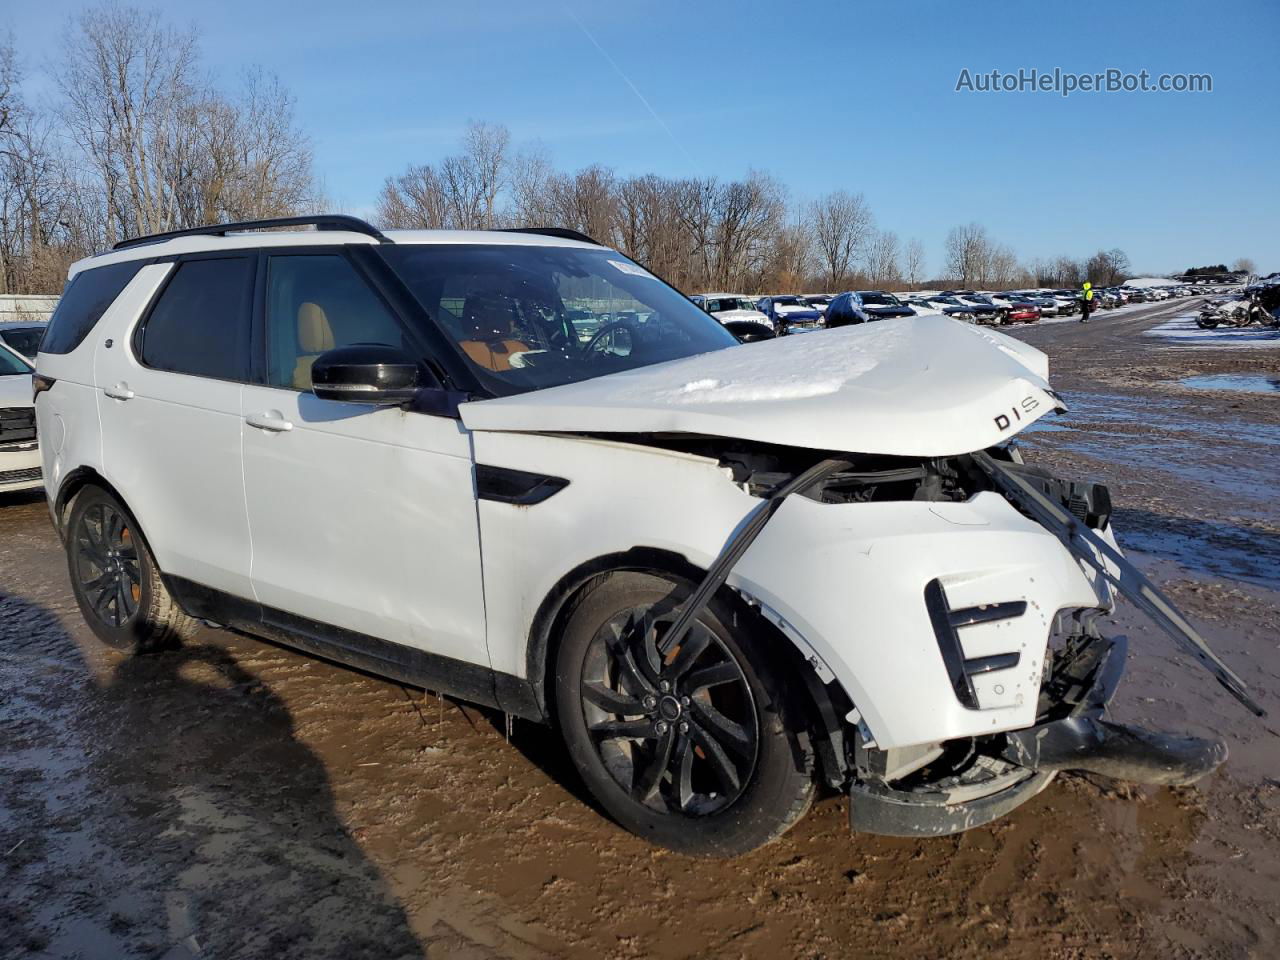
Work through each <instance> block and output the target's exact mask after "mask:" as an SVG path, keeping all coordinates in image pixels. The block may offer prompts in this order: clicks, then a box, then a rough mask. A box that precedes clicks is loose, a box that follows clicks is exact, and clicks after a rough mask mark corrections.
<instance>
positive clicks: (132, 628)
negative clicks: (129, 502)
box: [67, 487, 194, 653]
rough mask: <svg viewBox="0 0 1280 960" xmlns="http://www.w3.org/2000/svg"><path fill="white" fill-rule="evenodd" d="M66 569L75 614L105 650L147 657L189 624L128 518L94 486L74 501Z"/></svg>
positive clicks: (120, 506) (185, 630)
mask: <svg viewBox="0 0 1280 960" xmlns="http://www.w3.org/2000/svg"><path fill="white" fill-rule="evenodd" d="M67 567H68V569H69V572H70V574H71V588H72V590H73V592H74V593H75V596H76V603H77V604H79V606H80V612H81V613H82V614H83V615H84V618H85V620H86V621H87V622H88V624H89V626H90V628H91V629H92V630H93V632H94V633H95V634H96V635H97V636H98V638H99V639H100V640H102V641H103V642H104V643H106V644H107V645H108V646H111V647H114V648H116V649H117V650H123V651H125V652H126V653H149V652H152V651H154V650H160V649H163V648H165V647H170V646H174V645H176V644H177V643H178V641H179V640H180V639H181V638H182V637H183V636H184V635H185V634H187V633H188V632H190V630H191V629H192V628H193V626H194V623H193V621H192V620H191V618H190V617H188V616H187V615H186V614H184V613H183V612H182V610H181V609H180V608H179V607H178V605H177V604H176V603H175V602H174V600H173V598H172V597H171V596H170V595H169V592H168V590H166V589H165V586H164V583H163V581H162V580H161V579H160V570H159V568H158V567H157V566H156V562H155V559H154V558H153V557H152V556H151V551H150V550H149V549H148V547H147V544H146V541H145V540H143V538H142V535H141V533H140V532H139V531H138V525H137V523H136V522H135V521H134V519H133V517H132V515H131V514H130V513H129V511H128V510H127V509H125V507H124V505H123V504H121V503H120V502H119V501H118V500H117V499H116V498H115V497H113V496H112V495H111V494H109V493H107V491H105V490H103V489H101V488H100V487H86V488H85V489H84V491H82V492H81V493H80V495H79V496H77V497H76V501H75V506H74V507H73V508H72V510H71V517H70V519H69V521H68V523H67Z"/></svg>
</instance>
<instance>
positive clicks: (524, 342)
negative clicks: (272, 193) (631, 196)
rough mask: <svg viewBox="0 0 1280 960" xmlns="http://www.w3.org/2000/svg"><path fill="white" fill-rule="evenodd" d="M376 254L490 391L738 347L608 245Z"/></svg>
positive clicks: (433, 247) (435, 248)
mask: <svg viewBox="0 0 1280 960" xmlns="http://www.w3.org/2000/svg"><path fill="white" fill-rule="evenodd" d="M377 250H378V252H379V253H380V254H382V255H383V256H384V257H385V258H386V260H387V262H388V263H389V264H390V265H391V266H392V268H393V269H394V270H395V271H396V272H397V273H398V274H399V275H400V277H401V278H402V279H403V280H404V282H405V284H406V285H407V286H408V287H409V289H410V290H411V291H412V292H413V294H414V295H415V296H416V297H417V299H418V301H419V302H420V303H421V304H422V306H423V307H424V308H425V309H426V311H427V313H428V314H429V315H430V316H431V318H432V319H433V320H434V321H435V322H436V324H437V325H438V326H439V327H440V328H441V330H442V331H443V332H444V333H445V334H446V336H447V337H448V339H449V340H450V341H452V342H453V343H454V344H455V345H456V348H457V350H458V352H459V353H460V354H461V355H462V356H463V357H465V358H466V361H467V362H468V364H469V365H470V366H471V367H472V369H473V371H474V372H475V373H476V375H477V377H478V378H479V379H480V381H481V382H482V383H484V384H485V385H486V386H487V387H488V388H489V389H491V390H492V391H493V392H494V393H496V394H499V395H502V394H510V393H520V392H523V391H527V390H536V389H540V388H543V387H551V386H557V385H559V384H564V383H572V382H575V381H579V380H587V379H590V378H592V377H598V376H602V375H604V374H607V373H614V372H616V371H619V370H629V369H632V368H635V367H642V366H647V365H649V364H653V363H661V362H663V361H665V360H675V359H678V358H680V357H688V356H692V355H694V354H698V353H705V352H707V351H709V350H718V349H721V348H723V347H728V346H733V345H734V344H736V343H737V340H736V339H735V338H734V337H733V335H732V334H730V333H728V332H727V331H726V330H725V329H724V328H723V327H722V326H721V325H720V324H719V322H718V321H716V320H715V319H714V318H713V317H710V316H709V315H708V314H707V313H706V312H704V311H703V310H700V309H699V308H698V306H697V305H695V304H694V303H692V302H690V300H689V299H688V298H687V297H685V296H684V295H683V294H681V293H680V292H679V291H677V290H674V289H672V288H671V287H669V286H667V284H665V283H663V282H662V281H661V280H659V279H658V278H657V277H655V276H653V275H652V274H650V273H649V272H648V271H646V270H644V269H643V268H641V267H638V266H636V264H634V263H632V262H631V261H629V260H627V259H626V258H625V257H623V256H622V255H621V254H619V253H616V252H614V251H612V250H606V249H599V250H595V249H590V250H588V249H583V248H579V247H557V246H518V245H514V244H501V245H496V244H495V245H493V246H483V245H443V244H399V245H395V246H380V247H378V248H377Z"/></svg>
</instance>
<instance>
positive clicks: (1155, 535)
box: [0, 301, 1280, 960]
mask: <svg viewBox="0 0 1280 960" xmlns="http://www.w3.org/2000/svg"><path fill="white" fill-rule="evenodd" d="M1187 310H1188V303H1187V301H1178V302H1176V303H1174V304H1171V305H1170V304H1159V305H1150V306H1142V307H1134V308H1127V309H1126V310H1124V311H1121V312H1116V313H1103V314H1100V315H1098V316H1097V317H1096V318H1095V320H1094V322H1092V323H1091V324H1089V325H1088V326H1081V325H1080V324H1076V323H1057V324H1045V325H1043V326H1040V327H1038V328H1026V329H1019V330H1018V331H1017V335H1019V336H1021V337H1024V338H1025V339H1026V340H1028V341H1030V342H1032V343H1035V344H1037V345H1039V346H1041V347H1043V348H1045V349H1046V350H1047V351H1048V352H1049V354H1050V357H1051V359H1052V363H1053V368H1054V378H1055V381H1056V383H1057V385H1058V387H1059V388H1060V389H1062V390H1063V391H1065V394H1066V396H1067V399H1068V400H1069V401H1070V402H1071V404H1072V408H1073V409H1072V412H1071V413H1069V414H1067V415H1066V416H1065V417H1061V418H1057V419H1056V420H1054V421H1053V422H1051V423H1048V424H1046V425H1045V426H1044V427H1043V428H1042V429H1039V430H1036V431H1034V432H1033V433H1031V434H1029V435H1028V436H1027V438H1026V442H1025V444H1024V449H1025V451H1026V452H1027V454H1028V458H1031V457H1032V456H1034V457H1036V458H1037V459H1040V460H1042V461H1046V462H1048V463H1049V464H1050V465H1052V466H1054V467H1056V468H1059V469H1060V470H1061V471H1062V472H1065V473H1070V474H1076V475H1087V476H1093V477H1099V478H1102V479H1105V480H1106V481H1107V482H1109V483H1110V484H1111V485H1112V490H1113V491H1114V493H1115V496H1116V500H1117V515H1116V525H1117V528H1118V530H1119V531H1120V537H1121V542H1122V543H1123V544H1124V545H1125V546H1126V547H1127V548H1128V549H1129V550H1130V551H1131V552H1132V553H1133V554H1134V555H1135V556H1136V557H1137V558H1138V560H1139V561H1140V563H1141V564H1142V565H1143V566H1144V568H1145V569H1147V570H1148V572H1149V573H1151V574H1152V576H1153V577H1154V578H1155V579H1156V580H1157V582H1160V583H1162V584H1164V585H1166V586H1168V587H1169V588H1170V590H1171V591H1172V593H1173V595H1174V596H1175V597H1176V598H1177V599H1178V600H1179V601H1180V602H1181V603H1182V604H1183V605H1184V608H1185V610H1186V611H1187V612H1188V613H1189V614H1190V615H1191V616H1192V617H1193V618H1194V619H1195V620H1196V621H1197V623H1199V624H1200V625H1201V626H1202V627H1203V628H1204V631H1205V633H1206V635H1207V636H1208V637H1209V638H1210V640H1211V642H1213V643H1214V644H1215V645H1216V647H1217V649H1218V651H1219V652H1220V653H1221V654H1222V655H1223V656H1224V657H1225V658H1226V659H1227V660H1228V661H1229V662H1230V663H1231V664H1232V665H1233V666H1235V668H1236V669H1237V670H1238V671H1239V672H1240V673H1241V674H1242V675H1243V676H1244V677H1245V678H1246V680H1248V681H1249V682H1250V683H1251V684H1252V685H1253V687H1254V689H1255V691H1257V695H1258V697H1259V699H1260V700H1261V701H1262V703H1263V704H1264V706H1267V707H1268V708H1270V709H1271V710H1272V712H1273V713H1275V712H1276V711H1278V710H1280V631H1278V630H1277V624H1278V623H1280V510H1277V508H1276V506H1275V503H1274V490H1275V477H1276V475H1277V469H1278V468H1280V412H1278V411H1277V405H1276V404H1277V397H1275V396H1267V395H1265V394H1261V393H1233V392H1205V391H1194V390H1191V389H1188V388H1186V387H1183V386H1181V385H1180V383H1179V381H1180V380H1181V379H1182V378H1183V377H1186V376H1191V375H1207V374H1219V373H1241V374H1253V375H1263V376H1265V375H1268V374H1274V373H1280V342H1272V341H1270V340H1269V339H1268V338H1265V337H1264V338H1263V339H1262V340H1260V341H1259V340H1257V339H1256V338H1255V340H1254V342H1253V343H1252V344H1251V345H1250V347H1249V348H1248V349H1244V350H1240V349H1231V348H1230V347H1229V346H1228V347H1227V348H1222V347H1220V346H1217V345H1211V346H1209V347H1204V346H1201V345H1198V344H1191V345H1188V344H1186V343H1182V342H1175V341H1169V340H1164V339H1160V338H1152V337H1147V336H1143V335H1142V334H1143V332H1144V331H1145V330H1147V329H1150V328H1152V327H1154V326H1156V325H1157V324H1159V323H1160V322H1162V321H1164V320H1167V319H1168V318H1169V317H1171V316H1174V315H1176V314H1179V313H1186V312H1187ZM1115 619H1116V621H1117V622H1116V623H1115V624H1114V625H1113V627H1112V629H1113V630H1115V631H1116V632H1127V633H1128V634H1129V635H1130V636H1131V638H1132V640H1133V646H1132V656H1131V663H1130V671H1129V675H1128V677H1127V679H1126V681H1125V682H1124V684H1123V685H1122V687H1121V690H1120V694H1119V696H1118V713H1119V714H1120V715H1121V717H1122V718H1123V719H1128V720H1134V721H1143V722H1147V723H1150V724H1153V725H1158V726H1163V727H1166V728H1170V729H1184V730H1188V731H1191V732H1195V733H1202V734H1203V733H1212V734H1219V735H1222V736H1224V737H1226V738H1227V740H1228V741H1229V742H1230V745H1231V751H1232V754H1231V759H1230V761H1229V762H1228V764H1227V765H1226V766H1225V767H1224V768H1223V769H1222V770H1221V771H1219V772H1218V773H1216V774H1215V775H1214V776H1213V777H1212V778H1211V779H1209V780H1208V781H1206V782H1204V783H1202V784H1201V785H1199V786H1197V787H1194V788H1186V789H1147V788H1139V789H1134V788H1128V787H1124V786H1118V785H1116V784H1114V783H1112V782H1109V781H1105V780H1102V779H1097V780H1091V779H1087V778H1083V777H1075V776H1064V777H1061V778H1060V779H1059V780H1058V781H1057V782H1055V783H1054V784H1053V785H1051V786H1050V788H1049V789H1048V790H1047V791H1046V792H1045V793H1043V794H1041V795H1040V796H1039V797H1038V798H1036V799H1035V800H1033V801H1032V802H1030V803H1029V804H1027V805H1026V806H1024V807H1023V808H1021V809H1019V810H1018V811H1016V812H1015V813H1014V814H1013V815H1012V816H1010V817H1008V818H1006V819H1005V820H1003V821H1001V822H998V823H996V824H994V825H991V826H988V827H984V828H980V829H976V830H973V831H970V832H969V833H966V834H963V835H960V836H956V837H949V838H944V839H933V840H900V839H888V838H880V837H872V836H851V835H850V834H849V832H848V830H847V827H846V816H847V813H846V810H847V805H846V804H847V802H846V800H844V799H843V798H841V797H838V796H832V797H827V798H825V799H823V800H821V801H820V802H819V803H818V804H817V805H816V807H815V809H814V810H813V812H812V813H811V814H810V815H809V817H808V818H807V819H806V820H804V821H803V822H802V823H801V824H800V825H799V826H798V827H797V828H796V829H795V830H793V831H792V832H791V833H790V834H788V835H787V836H786V837H784V838H783V839H782V840H781V841H779V842H778V843H776V844H774V845H773V846H770V847H768V848H766V849H764V850H761V851H758V852H756V853H755V854H752V855H750V856H748V857H745V858H742V859H741V860H738V861H736V862H732V863H717V862H702V861H693V860H688V859H685V858H682V857H679V856H676V855H673V854H669V853H666V852H664V851H661V850H657V849H654V848H653V847H650V846H649V845H647V844H645V843H643V842H641V841H640V840H637V839H635V838H633V837H631V836H629V835H628V834H626V833H623V832H622V831H621V830H619V829H618V828H616V827H615V826H613V824H611V823H610V822H609V821H608V820H607V819H606V818H604V817H603V816H602V815H601V814H600V813H599V812H598V810H597V809H595V808H594V807H593V806H592V804H591V803H590V802H589V801H588V800H587V799H586V798H585V797H584V796H583V793H582V790H581V788H580V787H579V785H578V784H577V783H576V781H575V780H574V778H573V775H572V773H571V772H570V771H569V770H568V769H567V767H566V765H565V764H564V763H563V762H562V760H561V758H560V755H559V751H558V748H557V744H556V741H555V738H554V736H553V735H552V734H551V733H550V732H548V731H546V730H543V729H540V728H538V727H536V726H533V725H530V724H522V723H521V724H517V725H516V727H515V730H514V735H513V736H512V737H511V738H510V740H508V739H507V737H506V729H505V724H504V723H503V721H502V718H501V717H500V716H494V715H491V714H487V713H485V712H484V711H481V710H478V709H475V708H472V707H464V706H461V705H459V704H457V703H453V702H448V701H440V700H437V699H435V698H434V697H431V696H429V695H426V694H424V693H422V692H420V691H416V690H406V689H404V688H402V687H400V686H397V685H396V684H393V683H387V682H383V681H380V680H376V679H372V678H370V677H366V676H363V675H360V674H356V673H352V672H349V671H345V670H342V669H340V668H337V667H334V666H330V665H327V664H324V663H320V662H317V661H314V660H309V659H307V658H305V657H303V656H301V655H299V654H296V653H292V652H289V651H286V650H283V649H279V648H277V647H273V646H270V645H267V644H264V643H258V642H256V641H253V640H248V639H243V638H240V637H236V636H232V635H228V634H224V633H219V632H215V631H203V632H201V633H200V635H199V636H198V638H197V639H196V641H195V642H193V643H191V644H189V645H188V646H187V647H186V648H185V649H184V650H183V651H182V652H180V653H177V654H174V655H170V656H164V657H159V658H152V659H143V660H134V661H127V660H123V659H120V658H119V657H118V656H116V655H115V654H112V653H109V652H107V651H105V650H104V649H103V648H101V647H100V646H99V645H97V644H96V643H95V642H94V641H93V639H92V637H91V636H90V634H89V631H88V630H87V629H86V628H85V626H84V625H83V623H82V622H81V619H80V617H79V615H78V613H77V612H76V609H75V605H74V602H73V600H72V598H71V594H70V591H69V587H68V583H67V575H66V572H65V567H64V562H63V558H62V553H61V550H60V549H59V547H58V543H57V541H56V538H55V536H54V534H53V531H52V529H51V527H50V525H49V521H48V516H47V513H46V508H45V504H44V502H43V500H42V499H40V498H37V497H9V498H7V499H4V500H2V501H0V957H11V956H36V957H42V956H56V957H67V956H80V957H112V958H114V957H146V958H159V957H164V958H170V960H173V958H188V957H214V958H229V957H287V958H303V957H307V958H311V957H334V958H362V957H369V958H382V957H423V956H426V957H446V956H447V957H460V958H487V957H512V958H537V957H582V958H600V957H610V958H611V957H617V958H628V957H661V958H668V957H669V958H675V957H704V956H714V957H738V956H742V957H770V958H774V957H851V956H860V957H882V956H883V957H890V956H895V957H896V956H904V957H944V956H945V957H983V958H992V957H996V958H1002V957H1027V956H1037V957H1046V958H1073V957H1121V958H1127V957H1160V958H1165V957H1215V958H1216V957H1222V958H1236V957H1274V956H1276V955H1277V954H1278V953H1280V919H1277V916H1276V903H1277V899H1280V897H1278V895H1280V770H1278V769H1277V763H1276V760H1277V757H1278V756H1280V740H1277V730H1278V729H1280V726H1278V724H1280V721H1278V720H1276V719H1268V720H1265V721H1257V720H1255V719H1253V718H1252V717H1251V716H1250V715H1248V714H1247V713H1246V712H1245V711H1244V710H1243V709H1242V708H1240V707H1239V706H1238V705H1237V704H1236V703H1235V702H1234V701H1233V700H1231V699H1230V698H1229V697H1228V696H1227V695H1226V694H1225V693H1223V692H1222V691H1221V690H1220V689H1219V688H1218V687H1217V686H1216V685H1215V684H1214V683H1213V681H1212V680H1210V679H1209V678H1208V676H1207V674H1204V673H1202V672H1200V671H1199V670H1198V669H1197V668H1196V667H1194V666H1192V665H1191V664H1189V663H1187V662H1186V661H1185V659H1184V658H1183V657H1181V656H1180V655H1178V654H1177V653H1175V652H1174V651H1173V650H1172V648H1171V646H1170V645H1169V643H1167V642H1166V641H1165V640H1164V639H1163V638H1162V637H1161V636H1160V635H1157V634H1156V633H1155V632H1154V631H1153V630H1151V629H1149V628H1147V627H1145V626H1144V625H1143V624H1142V622H1141V621H1140V619H1139V618H1137V617H1136V616H1135V615H1134V614H1133V612H1132V610H1131V609H1123V610H1121V611H1119V612H1118V615H1117V617H1116V618H1115Z"/></svg>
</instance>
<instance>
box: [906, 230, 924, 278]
mask: <svg viewBox="0 0 1280 960" xmlns="http://www.w3.org/2000/svg"><path fill="white" fill-rule="evenodd" d="M924 264H925V260H924V244H923V243H921V242H920V241H919V240H917V239H916V238H915V237H912V238H911V239H910V240H908V241H907V245H906V247H905V249H904V250H903V253H902V276H903V279H905V280H906V281H907V289H908V290H914V289H915V288H916V287H917V286H918V285H919V284H920V282H921V281H922V280H924Z"/></svg>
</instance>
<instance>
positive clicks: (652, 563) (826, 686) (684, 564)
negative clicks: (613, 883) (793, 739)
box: [525, 547, 852, 787]
mask: <svg viewBox="0 0 1280 960" xmlns="http://www.w3.org/2000/svg"><path fill="white" fill-rule="evenodd" d="M624 572H635V573H662V574H673V575H675V576H678V577H681V578H683V579H685V580H688V581H690V582H691V583H697V582H698V581H699V580H701V579H702V578H703V577H704V576H705V575H706V570H704V569H702V568H701V567H699V566H698V565H696V564H694V563H691V562H690V561H689V559H688V558H687V557H685V556H684V555H683V554H680V553H676V552H674V551H671V550H664V549H661V548H657V547H632V548H631V549H630V550H626V551H623V552H620V553H612V554H606V555H604V556H600V557H596V558H594V559H591V560H588V561H586V562H584V563H581V564H579V565H578V566H577V567H574V568H573V569H572V570H570V571H569V572H568V573H566V574H565V575H564V576H563V577H561V578H560V580H558V581H557V582H556V584H555V586H554V587H552V589H551V590H550V591H549V592H548V593H547V595H546V596H545V597H544V598H543V600H542V602H541V603H540V604H539V606H538V610H537V613H536V614H535V615H534V618H533V622H532V624H531V626H530V629H529V637H528V645H527V647H526V650H525V664H526V671H527V672H526V674H525V675H526V677H528V680H529V685H530V687H531V688H532V692H533V696H534V699H535V701H536V703H537V707H538V709H539V710H540V711H541V713H542V716H543V718H544V719H545V720H546V721H547V722H549V723H550V722H554V719H553V718H554V717H555V703H554V696H555V661H556V651H557V649H558V645H559V638H560V635H561V633H562V631H563V627H564V622H565V618H566V617H567V615H568V613H569V611H570V610H571V609H572V605H573V604H572V601H573V599H574V598H575V597H576V596H578V595H579V594H580V593H581V592H582V591H583V590H585V589H586V588H587V587H588V586H589V585H590V584H591V583H592V582H593V581H595V580H597V579H599V578H601V577H604V576H608V575H610V574H615V573H624ZM720 595H721V596H723V597H724V598H725V599H726V600H728V602H729V603H730V605H731V606H732V607H733V608H735V609H737V610H739V611H740V612H741V613H742V614H743V615H744V616H748V617H751V618H752V621H753V623H754V624H755V625H756V626H757V627H758V628H759V629H762V630H764V631H765V632H766V633H768V634H770V635H771V636H772V637H774V639H775V640H777V641H781V643H780V645H779V649H780V650H782V651H784V667H783V672H784V677H785V679H786V680H788V681H791V682H790V683H789V687H790V692H791V694H792V695H793V696H794V698H795V700H796V703H797V705H798V707H799V709H800V710H801V711H802V712H803V715H804V717H803V719H804V721H805V724H806V726H807V728H808V732H809V737H810V739H811V741H812V742H813V746H814V747H815V752H816V754H817V759H818V762H819V764H820V767H821V774H822V779H823V781H824V782H825V783H826V784H827V785H828V786H831V787H838V786H840V785H842V784H843V783H844V781H845V780H846V779H847V764H846V758H845V749H844V740H845V733H844V723H843V717H844V715H845V714H846V713H848V711H849V710H850V709H851V707H852V703H851V701H850V700H849V697H848V695H847V694H846V693H845V691H844V689H843V688H842V687H841V686H840V683H839V681H838V680H835V681H832V682H831V683H824V682H823V680H822V679H821V677H820V676H819V675H818V672H817V671H816V670H815V669H814V666H813V665H812V663H810V661H809V659H808V653H807V652H806V651H805V650H804V649H802V648H801V647H800V646H799V645H797V643H796V642H795V641H794V640H793V639H792V638H791V637H789V636H788V635H787V634H786V633H785V632H784V631H783V630H781V629H779V628H778V626H777V625H776V624H774V623H772V622H771V621H770V620H769V619H768V618H767V617H765V616H764V615H763V614H762V613H761V612H760V610H759V609H757V608H756V607H755V606H753V605H752V604H751V603H749V602H748V599H747V598H746V597H744V595H743V594H741V593H740V592H739V591H738V590H736V589H734V588H732V587H729V586H723V587H721V588H720Z"/></svg>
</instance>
